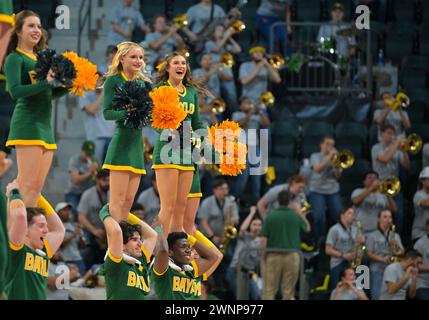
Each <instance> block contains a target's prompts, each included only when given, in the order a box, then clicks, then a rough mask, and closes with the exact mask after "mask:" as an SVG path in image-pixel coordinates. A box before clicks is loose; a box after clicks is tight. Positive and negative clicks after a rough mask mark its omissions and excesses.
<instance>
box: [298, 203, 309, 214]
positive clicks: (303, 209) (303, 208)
mask: <svg viewBox="0 0 429 320" xmlns="http://www.w3.org/2000/svg"><path fill="white" fill-rule="evenodd" d="M310 211H311V204H310V203H309V202H308V201H307V200H303V201H302V202H301V211H300V213H301V214H307V213H309V212H310Z"/></svg>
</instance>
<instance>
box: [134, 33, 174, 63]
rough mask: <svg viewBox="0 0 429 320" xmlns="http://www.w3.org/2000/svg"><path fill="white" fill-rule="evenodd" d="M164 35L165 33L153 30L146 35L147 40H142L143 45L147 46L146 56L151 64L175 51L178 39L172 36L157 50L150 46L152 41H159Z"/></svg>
mask: <svg viewBox="0 0 429 320" xmlns="http://www.w3.org/2000/svg"><path fill="white" fill-rule="evenodd" d="M162 37H164V34H162V33H158V32H151V33H148V34H147V35H146V38H145V40H144V41H143V42H142V45H143V47H144V48H145V57H146V58H147V59H148V60H149V64H153V63H155V61H157V60H158V59H159V58H163V57H165V56H166V55H167V54H168V53H171V52H173V51H174V48H176V47H177V41H176V39H175V38H172V37H171V38H169V39H168V40H167V41H166V42H164V44H163V45H162V46H160V47H159V48H158V49H156V50H155V49H152V48H151V47H150V46H149V45H150V44H151V43H152V42H155V41H158V40H160V39H161V38H162Z"/></svg>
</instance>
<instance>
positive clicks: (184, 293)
mask: <svg viewBox="0 0 429 320" xmlns="http://www.w3.org/2000/svg"><path fill="white" fill-rule="evenodd" d="M192 266H193V268H194V271H192V272H185V271H182V272H179V271H176V270H173V269H172V268H170V266H169V267H168V268H167V270H166V271H165V272H164V273H159V272H157V271H156V270H155V269H153V268H152V270H151V271H152V272H151V278H152V283H153V286H154V288H155V294H156V296H157V297H158V299H160V300H201V281H202V278H203V277H202V276H200V275H199V274H198V267H197V265H196V263H195V261H192Z"/></svg>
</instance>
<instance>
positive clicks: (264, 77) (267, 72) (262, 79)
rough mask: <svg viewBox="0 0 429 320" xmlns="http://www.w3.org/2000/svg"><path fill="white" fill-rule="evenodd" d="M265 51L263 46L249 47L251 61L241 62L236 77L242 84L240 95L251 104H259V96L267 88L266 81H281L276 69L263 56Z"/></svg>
mask: <svg viewBox="0 0 429 320" xmlns="http://www.w3.org/2000/svg"><path fill="white" fill-rule="evenodd" d="M265 53H266V50H265V48H264V47H261V46H257V47H253V48H251V49H250V50H249V54H250V56H251V58H252V61H249V62H244V63H242V64H241V66H240V70H239V76H238V78H239V80H240V83H241V84H242V86H243V87H242V92H241V97H248V98H249V99H250V100H251V101H252V103H253V104H259V97H260V96H261V94H262V93H263V92H265V91H267V89H268V81H272V82H274V83H280V82H281V81H282V79H281V78H280V74H279V72H278V70H276V69H275V68H274V67H273V66H272V65H271V64H269V62H268V61H267V59H266V58H265Z"/></svg>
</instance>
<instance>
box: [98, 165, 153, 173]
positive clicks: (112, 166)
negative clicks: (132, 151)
mask: <svg viewBox="0 0 429 320" xmlns="http://www.w3.org/2000/svg"><path fill="white" fill-rule="evenodd" d="M102 169H108V170H117V171H131V172H132V173H137V174H146V170H145V169H137V168H134V167H131V166H116V165H114V164H103V167H102Z"/></svg>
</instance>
